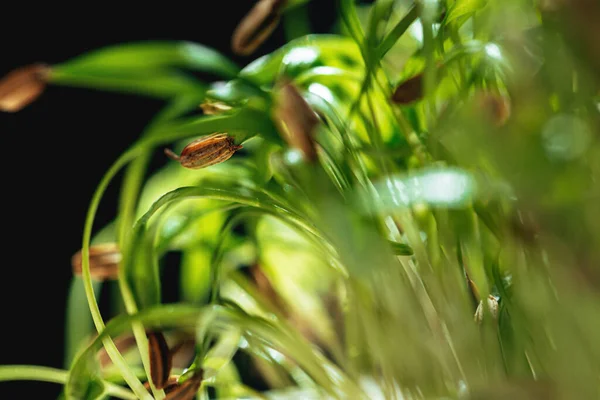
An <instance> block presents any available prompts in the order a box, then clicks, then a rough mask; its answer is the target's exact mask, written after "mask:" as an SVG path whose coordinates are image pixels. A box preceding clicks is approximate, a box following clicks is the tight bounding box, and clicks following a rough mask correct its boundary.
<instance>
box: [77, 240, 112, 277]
mask: <svg viewBox="0 0 600 400" xmlns="http://www.w3.org/2000/svg"><path fill="white" fill-rule="evenodd" d="M121 258H122V256H121V252H120V250H119V247H118V246H117V244H116V243H102V244H97V245H94V246H91V247H90V275H91V276H92V279H94V280H97V281H105V280H116V279H118V274H119V263H120V262H121ZM71 266H72V267H73V273H74V274H75V275H79V276H81V274H82V269H81V268H82V251H81V250H79V251H78V252H77V253H75V254H74V255H73V257H71Z"/></svg>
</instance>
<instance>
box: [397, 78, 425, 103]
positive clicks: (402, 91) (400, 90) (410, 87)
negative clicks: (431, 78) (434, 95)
mask: <svg viewBox="0 0 600 400" xmlns="http://www.w3.org/2000/svg"><path fill="white" fill-rule="evenodd" d="M422 97H423V74H422V73H421V74H418V75H415V76H413V77H412V78H409V79H407V80H405V81H404V82H402V83H400V84H399V85H398V86H397V87H396V90H394V93H393V94H392V101H393V102H394V103H396V104H411V103H413V102H415V101H418V100H421V98H422Z"/></svg>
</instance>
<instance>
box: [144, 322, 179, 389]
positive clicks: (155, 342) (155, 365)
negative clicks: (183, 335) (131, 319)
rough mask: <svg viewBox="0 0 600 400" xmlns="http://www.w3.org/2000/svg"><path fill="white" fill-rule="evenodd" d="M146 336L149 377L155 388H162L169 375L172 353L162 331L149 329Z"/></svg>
mask: <svg viewBox="0 0 600 400" xmlns="http://www.w3.org/2000/svg"><path fill="white" fill-rule="evenodd" d="M146 337H147V338H148V354H149V356H150V379H152V383H154V386H155V387H156V388H157V389H163V388H164V387H165V386H166V385H167V383H168V380H169V376H170V375H171V368H172V366H173V355H172V353H171V351H170V350H169V345H168V344H167V340H166V339H165V337H164V335H163V334H162V332H158V331H150V332H147V333H146Z"/></svg>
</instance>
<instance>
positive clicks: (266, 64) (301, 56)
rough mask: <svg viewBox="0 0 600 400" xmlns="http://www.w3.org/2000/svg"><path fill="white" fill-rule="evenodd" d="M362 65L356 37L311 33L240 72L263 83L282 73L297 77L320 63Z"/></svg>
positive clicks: (271, 81)
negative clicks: (353, 38) (352, 38)
mask: <svg viewBox="0 0 600 400" xmlns="http://www.w3.org/2000/svg"><path fill="white" fill-rule="evenodd" d="M362 65H363V61H362V59H361V56H360V50H359V48H358V46H357V45H356V43H354V42H353V41H352V40H350V39H348V38H345V37H343V36H338V35H307V36H304V37H301V38H299V39H296V40H293V41H291V42H289V43H288V44H286V45H284V46H283V47H281V48H280V49H278V50H276V51H275V52H273V53H271V54H268V55H266V56H263V57H261V58H259V59H257V60H255V61H254V62H252V63H250V64H248V65H247V66H246V67H245V68H244V69H243V70H242V71H241V72H240V76H241V77H243V78H244V79H248V80H249V81H251V82H254V83H255V84H257V85H260V86H263V85H270V84H272V83H273V82H274V81H275V80H276V79H277V78H278V77H280V76H286V77H288V78H294V77H295V76H297V75H298V74H300V73H302V72H304V71H306V70H308V69H310V68H314V67H318V66H329V67H333V68H341V69H345V70H355V69H356V68H363V67H362Z"/></svg>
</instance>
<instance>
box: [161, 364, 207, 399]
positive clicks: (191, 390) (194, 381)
mask: <svg viewBox="0 0 600 400" xmlns="http://www.w3.org/2000/svg"><path fill="white" fill-rule="evenodd" d="M178 381H179V380H177V381H175V383H171V384H169V385H167V386H166V387H165V394H166V397H165V400H193V399H195V398H196V393H198V390H199V389H200V385H201V384H202V371H198V372H196V373H195V374H194V375H193V376H191V377H190V378H188V379H186V380H185V381H184V382H182V383H179V382H178ZM169 382H172V381H171V380H170V381H169Z"/></svg>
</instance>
